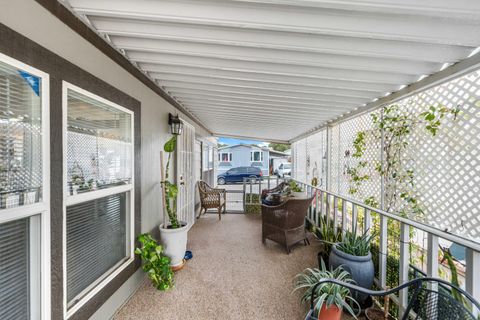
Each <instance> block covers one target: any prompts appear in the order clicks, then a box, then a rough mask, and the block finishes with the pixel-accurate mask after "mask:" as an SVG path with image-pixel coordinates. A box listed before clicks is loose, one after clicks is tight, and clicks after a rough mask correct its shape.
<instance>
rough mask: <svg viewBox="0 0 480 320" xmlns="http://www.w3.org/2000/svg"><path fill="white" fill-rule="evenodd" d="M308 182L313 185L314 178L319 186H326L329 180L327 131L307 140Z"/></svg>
mask: <svg viewBox="0 0 480 320" xmlns="http://www.w3.org/2000/svg"><path fill="white" fill-rule="evenodd" d="M305 140H306V152H307V158H306V181H307V182H309V183H311V181H312V179H313V178H314V177H317V179H318V186H319V187H325V186H326V178H327V130H322V131H320V132H317V133H315V134H313V135H311V136H309V137H307V138H306V139H305Z"/></svg>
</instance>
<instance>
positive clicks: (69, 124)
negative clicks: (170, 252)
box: [63, 82, 134, 317]
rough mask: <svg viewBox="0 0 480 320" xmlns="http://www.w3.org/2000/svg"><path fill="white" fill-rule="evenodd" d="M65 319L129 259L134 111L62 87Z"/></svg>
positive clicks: (119, 270) (89, 94)
mask: <svg viewBox="0 0 480 320" xmlns="http://www.w3.org/2000/svg"><path fill="white" fill-rule="evenodd" d="M63 95H64V97H63V101H64V135H65V143H66V146H65V148H64V152H65V154H64V166H65V170H64V172H65V174H64V183H65V198H66V200H65V203H66V208H65V228H64V230H65V231H64V232H65V239H66V243H65V244H64V251H65V254H64V257H65V265H66V268H65V270H64V272H65V279H66V293H65V294H64V296H65V301H64V304H65V307H66V310H67V314H66V316H67V317H69V316H71V315H72V314H73V313H75V312H76V311H77V310H78V309H79V308H80V307H81V306H82V305H83V304H84V303H85V302H86V301H88V299H90V298H91V297H92V296H93V295H95V294H96V293H97V292H98V291H99V290H100V289H101V288H103V287H104V286H105V285H106V284H107V283H108V282H109V281H110V280H111V279H113V278H114V277H115V276H116V275H117V274H118V273H119V272H121V271H122V270H123V269H124V268H125V267H126V266H127V265H128V264H129V263H130V262H131V261H132V260H133V211H134V210H133V203H134V200H133V180H134V177H133V112H131V111H130V110H128V109H125V108H123V107H121V106H118V105H116V104H114V103H112V102H110V101H107V100H105V99H103V98H101V97H98V96H96V95H94V94H91V93H89V92H87V91H85V90H82V89H80V88H78V87H76V86H73V85H71V84H69V83H66V82H64V89H63Z"/></svg>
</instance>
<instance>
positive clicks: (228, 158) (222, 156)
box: [218, 152, 232, 162]
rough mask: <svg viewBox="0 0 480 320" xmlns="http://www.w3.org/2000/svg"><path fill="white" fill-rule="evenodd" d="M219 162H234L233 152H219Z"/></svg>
mask: <svg viewBox="0 0 480 320" xmlns="http://www.w3.org/2000/svg"><path fill="white" fill-rule="evenodd" d="M218 161H219V162H232V153H231V152H219V153H218Z"/></svg>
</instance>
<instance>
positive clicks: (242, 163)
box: [218, 144, 270, 175]
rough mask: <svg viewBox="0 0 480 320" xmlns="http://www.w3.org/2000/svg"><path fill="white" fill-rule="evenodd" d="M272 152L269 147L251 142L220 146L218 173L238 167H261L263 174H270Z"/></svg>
mask: <svg viewBox="0 0 480 320" xmlns="http://www.w3.org/2000/svg"><path fill="white" fill-rule="evenodd" d="M269 161H270V152H269V150H268V148H265V147H259V146H256V145H249V144H237V145H234V146H226V147H222V148H218V174H220V173H224V172H226V171H228V170H229V169H231V168H236V167H250V166H253V167H259V168H260V169H261V170H262V173H263V175H268V174H269Z"/></svg>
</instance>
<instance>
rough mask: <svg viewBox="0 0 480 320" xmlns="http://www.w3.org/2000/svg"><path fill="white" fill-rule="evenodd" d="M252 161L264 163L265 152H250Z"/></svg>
mask: <svg viewBox="0 0 480 320" xmlns="http://www.w3.org/2000/svg"><path fill="white" fill-rule="evenodd" d="M250 161H251V162H262V161H263V152H262V151H251V152H250Z"/></svg>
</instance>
